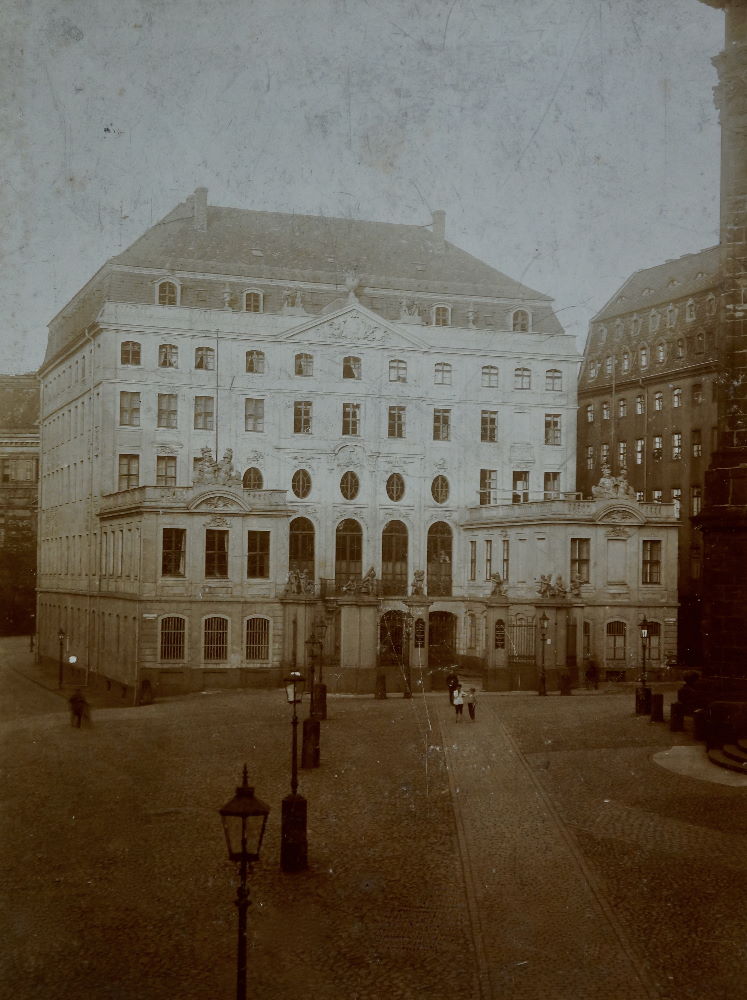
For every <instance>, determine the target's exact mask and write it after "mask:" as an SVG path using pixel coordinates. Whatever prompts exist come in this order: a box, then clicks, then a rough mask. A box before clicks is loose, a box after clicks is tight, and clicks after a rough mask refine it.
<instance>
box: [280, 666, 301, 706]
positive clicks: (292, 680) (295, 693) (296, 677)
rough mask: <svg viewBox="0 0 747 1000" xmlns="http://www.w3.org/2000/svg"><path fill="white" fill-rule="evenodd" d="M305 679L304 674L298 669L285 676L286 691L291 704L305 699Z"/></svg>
mask: <svg viewBox="0 0 747 1000" xmlns="http://www.w3.org/2000/svg"><path fill="white" fill-rule="evenodd" d="M304 681H305V678H304V676H303V674H302V673H301V672H300V671H298V670H292V671H291V673H290V674H289V675H288V676H287V677H286V678H285V681H284V683H285V693H286V696H287V698H288V704H289V705H294V704H298V702H300V701H301V700H302V699H303V689H304Z"/></svg>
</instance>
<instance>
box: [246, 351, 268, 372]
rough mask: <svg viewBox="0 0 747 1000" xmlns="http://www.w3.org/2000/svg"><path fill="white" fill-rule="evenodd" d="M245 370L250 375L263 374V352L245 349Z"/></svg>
mask: <svg viewBox="0 0 747 1000" xmlns="http://www.w3.org/2000/svg"><path fill="white" fill-rule="evenodd" d="M246 370H247V372H248V373H249V374H250V375H264V373H265V352H264V351H247V352H246Z"/></svg>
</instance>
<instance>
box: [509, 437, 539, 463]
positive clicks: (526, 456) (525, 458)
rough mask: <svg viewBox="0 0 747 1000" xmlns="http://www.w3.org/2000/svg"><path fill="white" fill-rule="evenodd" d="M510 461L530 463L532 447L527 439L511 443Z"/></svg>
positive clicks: (532, 457)
mask: <svg viewBox="0 0 747 1000" xmlns="http://www.w3.org/2000/svg"><path fill="white" fill-rule="evenodd" d="M511 461H512V462H523V463H524V464H528V465H531V464H532V463H533V462H534V448H533V447H532V445H531V444H530V443H529V442H528V441H517V442H516V444H512V445H511Z"/></svg>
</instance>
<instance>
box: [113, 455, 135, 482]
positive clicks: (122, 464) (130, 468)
mask: <svg viewBox="0 0 747 1000" xmlns="http://www.w3.org/2000/svg"><path fill="white" fill-rule="evenodd" d="M139 485H140V456H139V455H120V456H119V484H118V489H120V490H134V489H135V487H136V486H139Z"/></svg>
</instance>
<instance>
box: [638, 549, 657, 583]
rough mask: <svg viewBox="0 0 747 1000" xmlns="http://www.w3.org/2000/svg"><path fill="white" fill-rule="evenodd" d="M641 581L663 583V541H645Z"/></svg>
mask: <svg viewBox="0 0 747 1000" xmlns="http://www.w3.org/2000/svg"><path fill="white" fill-rule="evenodd" d="M641 583H661V542H653V541H644V543H643V563H642V567H641Z"/></svg>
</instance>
